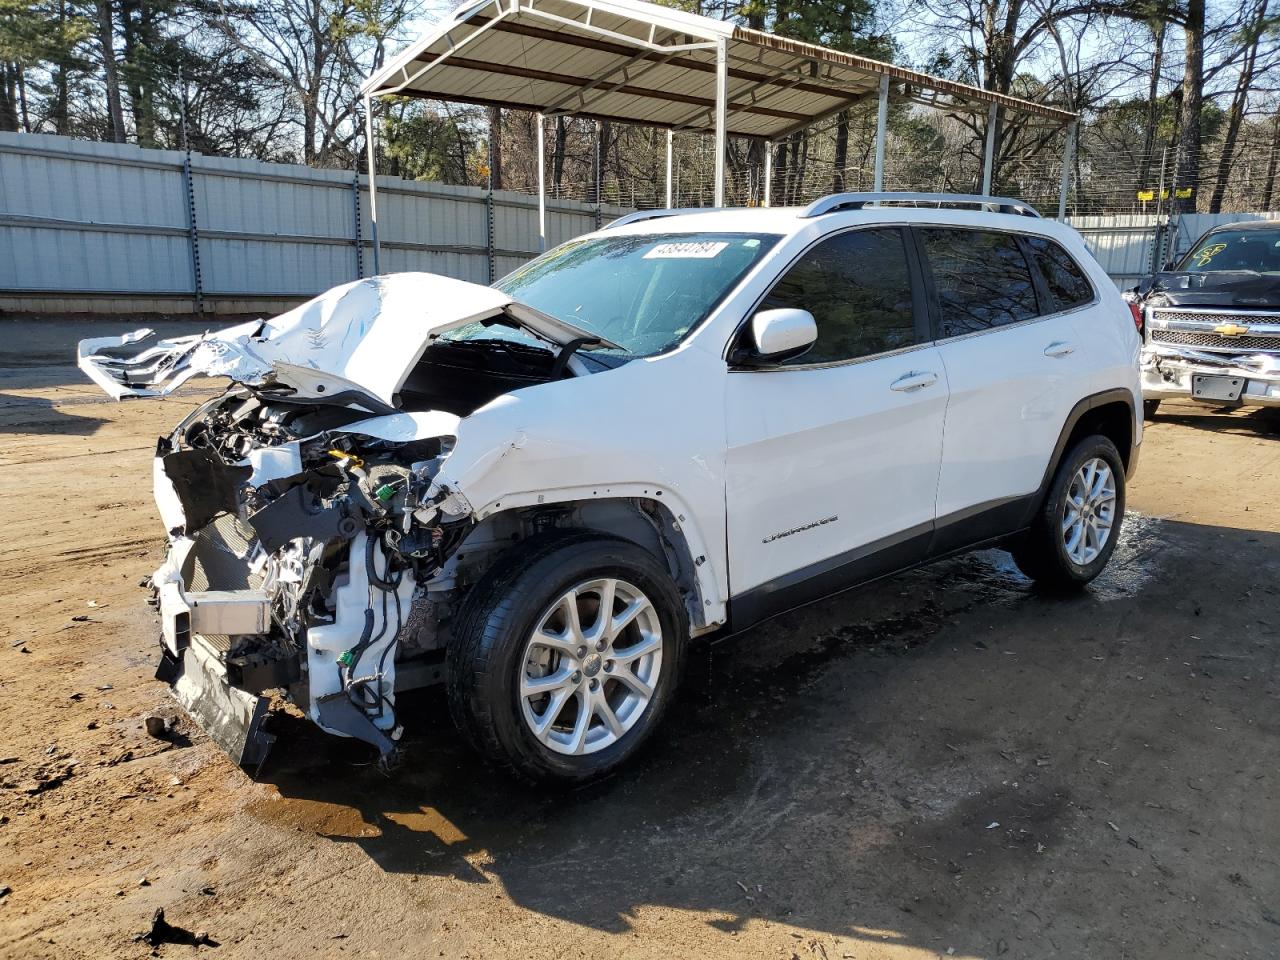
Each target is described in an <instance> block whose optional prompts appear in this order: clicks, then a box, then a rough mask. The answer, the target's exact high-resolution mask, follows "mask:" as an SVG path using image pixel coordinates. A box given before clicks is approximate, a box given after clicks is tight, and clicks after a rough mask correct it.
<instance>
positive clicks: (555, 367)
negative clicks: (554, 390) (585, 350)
mask: <svg viewBox="0 0 1280 960" xmlns="http://www.w3.org/2000/svg"><path fill="white" fill-rule="evenodd" d="M600 342H601V341H600V338H599V337H577V338H575V339H573V340H570V341H569V342H568V343H566V344H565V345H564V346H563V347H561V348H560V353H559V355H557V356H556V362H555V363H553V364H552V365H551V374H550V378H551V379H552V380H559V379H560V377H561V375H562V374H563V373H564V368H565V367H567V366H568V365H569V358H570V357H572V356H573V355H574V353H575V352H576V351H577V350H578V348H579V347H593V346H594V347H598V346H600Z"/></svg>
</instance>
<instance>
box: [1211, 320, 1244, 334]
mask: <svg viewBox="0 0 1280 960" xmlns="http://www.w3.org/2000/svg"><path fill="white" fill-rule="evenodd" d="M1213 332H1214V333H1216V334H1217V335H1218V336H1220V337H1243V336H1244V335H1245V334H1246V333H1248V332H1249V328H1248V327H1242V326H1240V325H1239V324H1238V323H1224V324H1222V325H1221V326H1218V327H1214V328H1213Z"/></svg>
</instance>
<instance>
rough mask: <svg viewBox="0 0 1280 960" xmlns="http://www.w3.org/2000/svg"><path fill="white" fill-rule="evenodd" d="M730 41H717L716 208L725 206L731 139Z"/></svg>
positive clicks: (721, 39)
mask: <svg viewBox="0 0 1280 960" xmlns="http://www.w3.org/2000/svg"><path fill="white" fill-rule="evenodd" d="M728 126H729V41H728V40H726V39H725V38H724V37H721V38H720V39H719V40H717V41H716V192H715V206H717V207H723V206H724V164H725V153H726V150H725V147H726V146H727V142H728V137H729V131H728Z"/></svg>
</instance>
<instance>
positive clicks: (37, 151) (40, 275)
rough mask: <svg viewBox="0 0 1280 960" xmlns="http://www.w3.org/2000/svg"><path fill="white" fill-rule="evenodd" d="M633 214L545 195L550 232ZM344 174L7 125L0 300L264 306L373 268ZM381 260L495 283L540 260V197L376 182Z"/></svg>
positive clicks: (80, 306) (358, 200) (22, 305)
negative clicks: (14, 129) (41, 132)
mask: <svg viewBox="0 0 1280 960" xmlns="http://www.w3.org/2000/svg"><path fill="white" fill-rule="evenodd" d="M625 212H627V211H626V210H625V209H623V208H619V207H613V206H602V207H596V206H594V205H590V204H585V203H580V202H577V201H573V200H554V201H550V202H549V203H548V204H547V243H548V245H554V244H557V243H560V242H562V241H564V240H567V239H569V238H571V237H574V236H577V235H579V234H582V233H586V232H588V231H591V230H594V229H596V227H597V226H598V225H599V224H600V223H602V222H608V221H609V220H612V219H613V218H614V217H617V216H620V215H621V214H623V213H625ZM369 227H370V224H369V205H368V181H367V178H366V177H363V176H362V177H359V178H357V177H356V176H355V175H354V174H352V173H347V172H344V171H341V170H313V169H310V168H308V167H302V166H290V165H284V164H269V163H259V162H257V161H253V160H232V159H227V158H222V157H206V156H202V155H200V154H197V153H192V154H186V153H182V152H178V151H165V150H144V149H141V148H139V147H134V146H129V145H126V144H114V143H91V142H86V141H80V140H71V139H68V138H65V137H55V136H48V135H38V134H14V133H0V309H7V310H13V311H56V312H102V311H110V312H121V311H144V312H166V313H180V312H189V311H192V310H195V311H201V310H208V311H216V312H257V311H266V310H272V309H276V310H278V309H279V308H280V307H281V306H282V305H284V304H288V303H296V302H298V301H301V300H303V299H305V298H307V297H310V296H312V295H314V294H316V293H319V292H321V291H323V290H326V289H328V288H330V287H333V286H336V285H337V284H340V283H345V282H347V281H349V280H354V279H356V278H358V277H363V276H370V275H372V273H373V257H372V245H371V241H370V233H369ZM378 232H379V241H380V243H379V245H380V249H381V261H380V267H381V269H382V270H383V272H393V271H402V270H426V271H430V272H433V273H442V274H446V275H448V276H451V277H457V278H459V279H463V280H472V281H475V282H479V283H488V282H490V281H492V280H494V279H496V278H498V277H501V276H502V275H503V274H505V273H507V272H508V271H510V270H512V269H514V268H515V267H517V266H519V265H520V264H521V263H523V262H524V261H526V260H528V259H529V258H531V257H533V256H536V255H537V253H538V246H539V232H538V205H537V200H536V198H534V197H530V196H527V195H525V194H519V193H511V192H507V191H498V192H495V193H493V194H490V193H488V192H487V191H485V190H483V189H480V188H477V187H454V186H448V185H445V184H439V183H421V182H418V181H410V180H401V179H399V178H396V177H379V178H378Z"/></svg>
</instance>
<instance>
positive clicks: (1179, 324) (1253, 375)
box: [1142, 303, 1280, 407]
mask: <svg viewBox="0 0 1280 960" xmlns="http://www.w3.org/2000/svg"><path fill="white" fill-rule="evenodd" d="M1144 328H1145V330H1144V344H1143V351H1142V395H1143V398H1144V399H1146V400H1165V399H1173V398H1176V397H1183V398H1187V399H1191V400H1198V401H1201V402H1205V403H1213V404H1215V405H1219V406H1268V407H1272V406H1280V311H1277V310H1241V309H1222V308H1217V307H1212V306H1173V305H1169V306H1164V305H1152V304H1150V303H1148V304H1147V305H1146V306H1145V309H1144Z"/></svg>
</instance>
